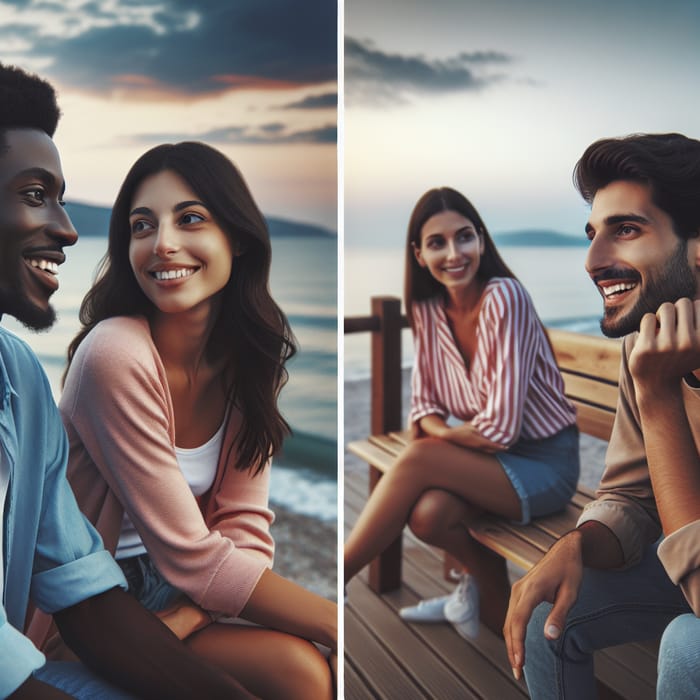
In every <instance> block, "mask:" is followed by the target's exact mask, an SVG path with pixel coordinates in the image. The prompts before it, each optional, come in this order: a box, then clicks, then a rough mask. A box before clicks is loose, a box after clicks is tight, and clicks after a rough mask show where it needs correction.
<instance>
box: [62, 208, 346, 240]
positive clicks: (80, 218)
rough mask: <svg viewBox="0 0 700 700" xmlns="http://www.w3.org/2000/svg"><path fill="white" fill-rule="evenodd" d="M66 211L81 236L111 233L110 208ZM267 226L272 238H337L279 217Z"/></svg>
mask: <svg viewBox="0 0 700 700" xmlns="http://www.w3.org/2000/svg"><path fill="white" fill-rule="evenodd" d="M66 211H67V212H68V216H70V218H71V220H72V221H73V225H74V226H75V229H76V231H77V232H78V233H79V234H80V235H81V236H85V237H87V236H106V235H107V232H108V231H109V216H110V213H111V210H110V209H109V208H108V207H98V206H95V205H93V204H82V203H80V202H67V203H66ZM266 219H267V225H268V227H269V229H270V236H271V237H272V238H289V237H301V236H306V237H315V238H335V233H334V232H333V231H330V230H329V229H327V228H323V227H322V226H315V225H314V224H302V223H298V222H296V221H288V220H287V219H279V218H277V217H272V216H270V217H266Z"/></svg>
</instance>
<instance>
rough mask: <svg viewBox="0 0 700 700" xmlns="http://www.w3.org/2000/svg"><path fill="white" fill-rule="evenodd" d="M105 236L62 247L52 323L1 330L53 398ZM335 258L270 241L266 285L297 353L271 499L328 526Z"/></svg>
mask: <svg viewBox="0 0 700 700" xmlns="http://www.w3.org/2000/svg"><path fill="white" fill-rule="evenodd" d="M106 246H107V240H106V239H105V238H82V239H81V240H80V241H79V242H78V243H77V244H76V246H75V247H73V248H72V249H68V250H67V261H66V263H65V264H64V265H63V266H62V267H61V272H60V276H59V279H60V285H61V286H60V289H59V290H58V292H56V294H55V295H54V297H53V304H54V307H55V308H56V310H57V312H58V317H59V318H58V322H57V323H56V325H55V326H54V327H53V328H52V329H51V330H50V331H48V332H43V333H33V332H29V331H27V330H26V329H24V328H23V327H22V326H21V325H20V324H18V323H17V322H16V321H15V320H14V319H12V318H11V317H9V316H6V317H5V318H4V319H3V325H5V326H6V327H7V328H9V329H10V330H12V331H14V332H16V333H17V334H18V335H20V336H21V337H23V338H24V339H25V340H26V341H27V342H28V343H29V344H30V345H31V346H32V347H33V348H34V350H35V352H36V353H37V355H38V356H39V359H40V361H41V363H42V365H43V366H44V369H45V370H46V372H47V374H48V376H49V380H50V382H51V386H52V388H53V391H54V395H55V396H56V398H58V396H59V394H60V377H61V373H62V372H63V368H64V365H65V354H66V348H67V346H68V343H69V342H70V341H71V339H72V338H73V336H74V335H75V333H76V332H77V330H78V328H79V322H78V309H79V308H80V302H81V301H82V299H83V296H84V295H85V292H86V291H87V290H88V288H89V286H90V284H91V281H92V279H93V275H94V271H95V268H96V266H97V263H98V261H99V259H100V258H101V257H102V255H103V254H104V252H105V250H106ZM336 259H337V255H336V241H335V239H325V238H317V237H294V238H275V239H273V254H272V276H271V282H270V286H271V288H272V293H273V296H274V297H275V300H276V301H277V303H278V304H279V305H280V306H281V307H282V309H283V310H284V312H285V313H286V314H287V316H288V317H289V320H290V323H291V325H292V330H293V331H294V334H295V335H296V338H297V340H298V344H299V348H300V350H299V353H298V354H297V355H296V356H295V357H294V358H292V360H291V361H290V363H289V365H288V369H289V383H288V384H287V385H286V387H285V388H284V389H283V391H282V395H281V400H280V401H281V406H282V411H283V413H284V415H285V417H286V418H287V421H288V422H289V424H290V425H291V426H292V429H293V431H294V435H293V437H292V438H290V439H289V440H288V441H287V442H286V443H285V450H284V455H283V456H282V457H279V458H277V459H276V460H275V463H274V467H273V471H272V483H271V496H270V497H271V500H272V501H273V502H275V503H279V504H280V505H283V506H286V507H287V508H290V509H291V510H294V511H296V512H301V513H304V514H307V515H311V516H313V517H317V518H320V519H323V520H329V521H335V519H336V515H337V466H336V464H337V447H336V445H337V352H336V350H337V285H336V280H337V277H336V270H337V262H336Z"/></svg>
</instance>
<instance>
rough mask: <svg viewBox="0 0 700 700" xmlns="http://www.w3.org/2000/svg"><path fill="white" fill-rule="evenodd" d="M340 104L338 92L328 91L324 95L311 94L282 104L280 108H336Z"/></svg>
mask: <svg viewBox="0 0 700 700" xmlns="http://www.w3.org/2000/svg"><path fill="white" fill-rule="evenodd" d="M337 106H338V93H337V92H327V93H325V94H323V95H309V96H308V97H304V98H303V99H301V100H298V101H297V102H290V103H289V104H286V105H282V107H280V109H328V108H333V109H335V108H336V107H337Z"/></svg>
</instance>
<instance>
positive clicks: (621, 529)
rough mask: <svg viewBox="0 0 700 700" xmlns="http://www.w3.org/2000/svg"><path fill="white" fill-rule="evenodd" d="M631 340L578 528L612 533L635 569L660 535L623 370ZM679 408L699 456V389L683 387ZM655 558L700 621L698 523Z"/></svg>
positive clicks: (631, 388) (628, 382) (627, 349)
mask: <svg viewBox="0 0 700 700" xmlns="http://www.w3.org/2000/svg"><path fill="white" fill-rule="evenodd" d="M635 338H636V334H633V335H631V336H627V337H626V338H625V340H624V342H623V345H622V365H621V368H620V395H619V399H618V404H617V415H616V417H615V424H614V426H613V431H612V435H611V437H610V445H609V446H608V451H607V454H606V458H605V472H604V473H603V477H602V479H601V482H600V486H599V487H598V491H597V499H596V500H595V501H593V502H592V503H589V504H588V505H587V506H586V508H585V509H584V511H583V514H582V515H581V518H580V519H579V525H580V524H581V523H584V522H586V521H587V520H597V521H599V522H601V523H603V524H604V525H606V526H607V527H609V528H610V529H611V530H612V531H613V533H614V534H615V535H616V536H617V538H618V540H619V541H620V545H621V547H622V551H623V554H624V557H625V566H632V565H633V564H636V563H637V562H638V561H639V560H640V559H641V557H642V553H643V551H644V549H645V548H646V547H647V546H648V545H649V544H651V543H653V542H655V541H656V540H657V539H658V538H659V537H660V535H661V524H660V521H659V513H658V510H657V507H656V501H655V499H654V493H653V491H652V488H651V480H650V477H649V468H648V466H647V460H646V451H645V449H644V436H643V434H642V429H641V420H640V415H639V408H638V406H637V401H636V397H635V392H634V384H633V381H632V377H631V375H630V372H629V367H628V359H627V358H628V356H629V352H630V350H631V348H632V347H633V346H634V339H635ZM683 403H684V405H685V409H686V413H687V416H688V422H689V424H690V428H691V430H692V433H693V439H694V440H695V445H696V447H697V448H698V451H700V389H694V388H692V387H690V386H689V385H688V384H686V383H685V382H684V383H683ZM658 554H659V559H660V560H661V563H662V564H663V566H664V568H665V569H666V571H667V573H668V575H669V577H670V578H671V580H672V581H673V582H674V583H676V584H678V585H680V586H681V588H682V589H683V593H684V594H685V597H686V598H687V600H688V603H689V604H690V606H691V607H692V609H693V611H694V612H695V614H696V615H699V616H700V522H695V523H691V524H689V525H686V526H685V527H684V528H682V529H680V530H678V531H677V532H674V533H672V534H671V535H669V536H668V537H666V538H665V539H664V541H663V542H662V543H661V545H660V546H659V550H658Z"/></svg>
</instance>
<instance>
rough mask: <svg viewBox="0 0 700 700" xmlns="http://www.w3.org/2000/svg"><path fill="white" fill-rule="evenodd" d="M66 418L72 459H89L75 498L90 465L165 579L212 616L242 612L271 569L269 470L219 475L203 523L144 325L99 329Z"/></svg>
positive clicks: (77, 368)
mask: <svg viewBox="0 0 700 700" xmlns="http://www.w3.org/2000/svg"><path fill="white" fill-rule="evenodd" d="M61 411H62V414H63V418H64V422H65V423H66V426H67V428H68V432H69V435H72V440H71V442H72V443H73V442H74V441H75V438H77V439H78V442H79V445H78V449H77V450H73V447H74V445H73V444H72V445H71V462H73V460H74V453H75V455H76V456H75V459H76V460H77V461H78V462H82V464H76V465H73V464H72V465H71V481H72V483H73V485H74V488H76V480H77V482H78V484H77V488H76V493H78V494H80V492H81V491H87V490H88V487H86V486H85V484H84V483H83V484H82V485H81V484H80V483H79V482H80V480H81V476H80V474H79V473H78V472H80V470H81V468H83V470H84V469H85V468H87V469H88V471H89V469H90V466H91V465H92V468H93V470H94V469H97V470H98V471H99V475H100V476H101V478H102V479H104V481H105V482H106V484H107V485H108V487H109V489H110V490H111V491H112V492H113V493H114V495H115V496H116V498H117V499H118V501H119V502H120V503H121V505H122V506H123V508H124V510H125V511H126V512H127V513H128V515H129V517H130V518H131V520H132V522H133V523H134V526H135V527H136V529H137V531H138V532H139V534H140V536H141V538H142V541H143V543H144V545H145V547H146V549H147V550H148V552H149V555H150V556H151V558H152V559H153V561H154V563H155V564H156V566H157V567H158V569H159V570H160V572H161V573H162V574H163V575H164V576H165V578H166V579H167V580H168V581H169V582H170V583H171V584H172V585H173V586H175V587H176V588H178V589H180V590H182V591H183V592H185V593H186V594H187V595H188V596H189V597H190V598H191V599H192V600H193V601H194V602H195V603H197V604H198V605H199V606H201V607H202V608H204V609H206V610H209V611H212V612H217V613H224V614H227V615H232V616H235V615H237V614H239V612H240V611H241V609H242V608H243V607H244V605H245V603H246V602H247V600H248V598H249V596H250V594H251V593H252V591H253V589H254V588H255V586H256V585H257V582H258V580H259V578H260V576H261V575H262V573H263V572H264V570H265V569H266V568H268V567H269V566H270V565H271V560H272V550H273V546H272V539H271V537H270V534H269V525H270V523H271V521H272V513H271V512H270V511H269V509H268V508H267V486H268V477H269V474H268V472H269V470H267V469H266V470H265V473H264V474H263V475H262V476H258V477H251V476H250V474H249V473H248V472H237V471H235V470H234V469H233V467H230V468H229V469H227V470H225V473H223V474H221V473H219V474H218V475H217V479H216V481H215V485H214V487H213V491H214V493H212V494H211V495H210V496H209V501H210V502H209V506H208V510H209V511H210V512H211V518H212V519H211V521H210V523H209V524H208V523H207V522H206V521H205V519H204V516H203V514H202V511H201V510H200V507H199V505H198V504H197V501H196V499H195V497H194V496H193V495H192V492H191V490H190V488H189V486H188V484H187V482H186V480H185V478H184V476H183V474H182V472H181V470H180V468H179V466H178V463H177V459H176V456H175V448H174V440H175V435H174V416H173V410H172V405H171V401H170V395H169V392H168V390H167V379H166V377H165V371H164V369H163V366H162V363H161V362H160V359H159V358H158V356H157V353H156V351H155V347H153V346H152V341H151V339H150V334H149V333H148V329H147V326H146V325H145V321H143V319H132V318H123V317H121V318H114V319H110V320H109V321H106V322H102V323H101V324H99V325H98V326H97V327H96V328H95V329H93V331H92V332H91V333H90V334H89V335H88V336H87V337H86V339H85V340H84V341H83V343H82V344H81V346H80V347H79V349H78V352H77V353H76V355H75V357H74V359H73V363H72V366H71V369H70V372H69V375H68V378H67V381H66V387H65V390H64V394H63V397H62V400H61ZM227 432H228V431H227ZM81 451H82V455H81ZM74 466H75V469H73V467H74ZM220 472H221V470H220ZM83 476H84V475H83ZM74 477H75V480H74ZM79 500H80V495H79ZM81 506H82V503H81ZM98 528H99V522H98Z"/></svg>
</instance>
